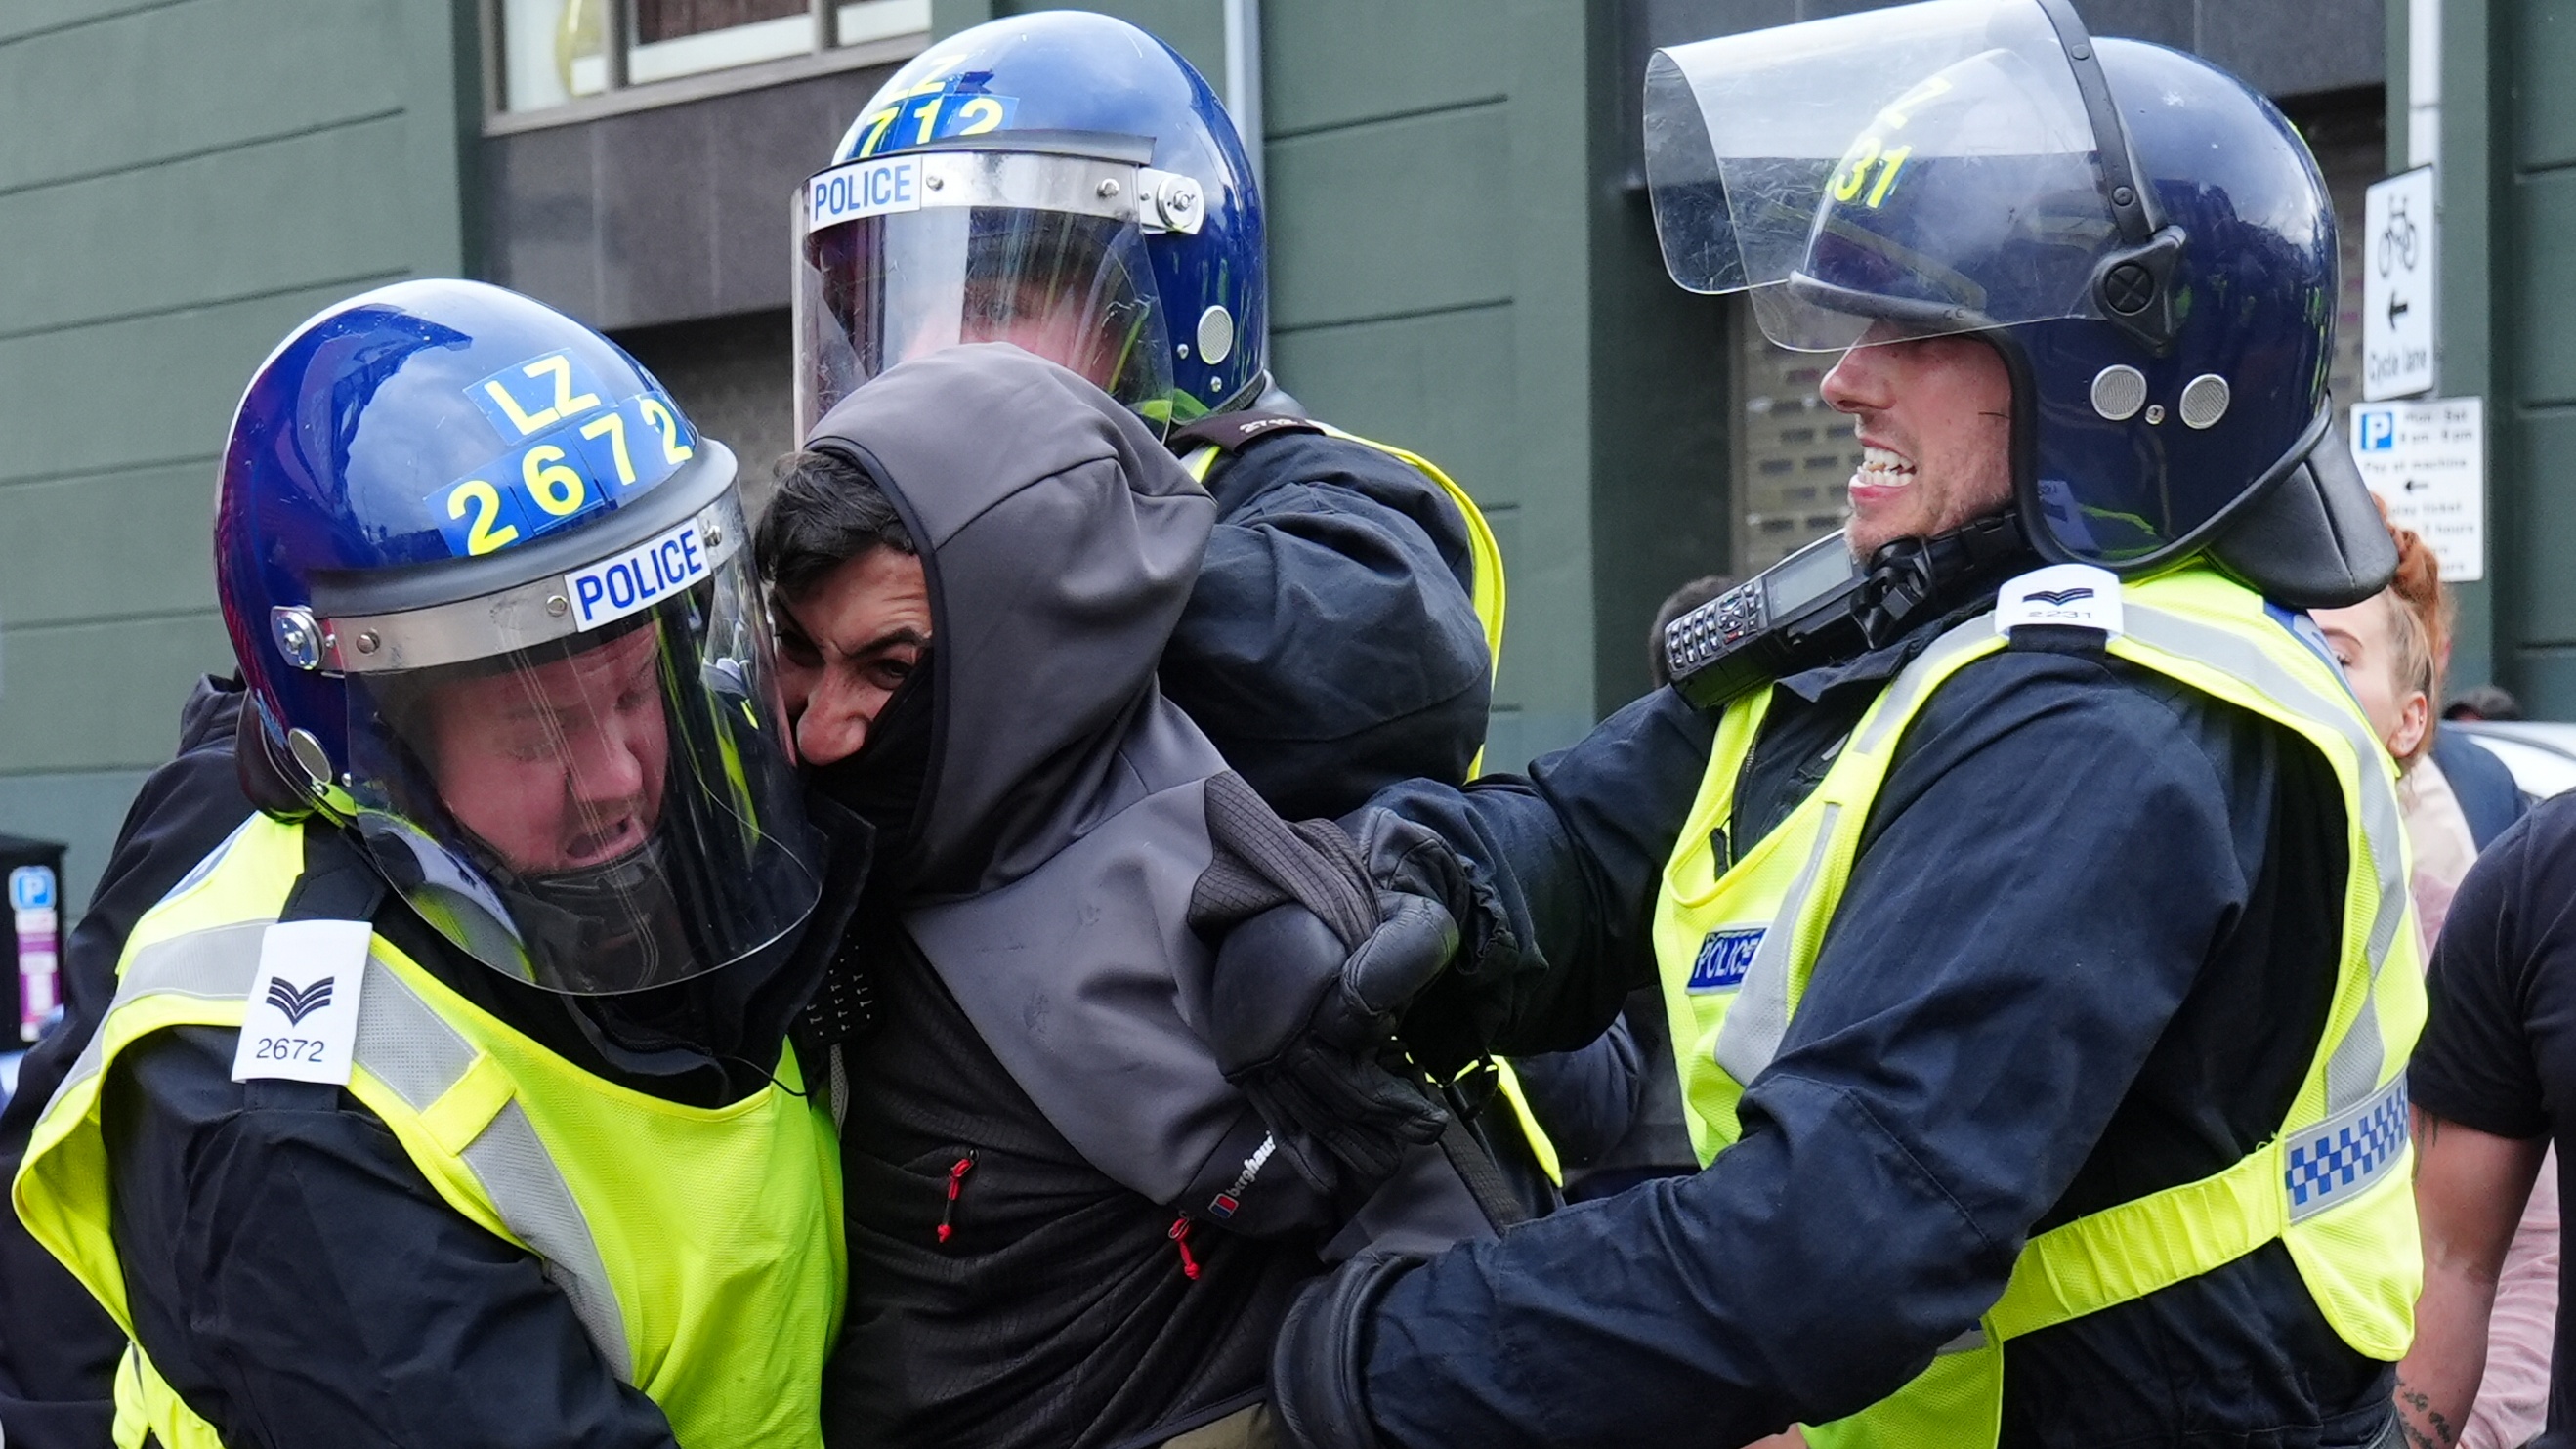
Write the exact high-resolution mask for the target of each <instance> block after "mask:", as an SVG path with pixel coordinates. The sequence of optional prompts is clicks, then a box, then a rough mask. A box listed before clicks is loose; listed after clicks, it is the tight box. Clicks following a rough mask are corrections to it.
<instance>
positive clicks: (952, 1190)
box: [939, 1147, 975, 1243]
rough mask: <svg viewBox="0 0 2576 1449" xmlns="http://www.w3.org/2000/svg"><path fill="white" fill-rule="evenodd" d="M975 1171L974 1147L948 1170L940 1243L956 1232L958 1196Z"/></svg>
mask: <svg viewBox="0 0 2576 1449" xmlns="http://www.w3.org/2000/svg"><path fill="white" fill-rule="evenodd" d="M974 1170H975V1149H974V1148H972V1147H969V1148H967V1149H966V1155H965V1156H963V1157H961V1158H958V1159H957V1161H956V1162H955V1164H953V1165H952V1166H950V1167H949V1169H948V1201H946V1202H944V1203H941V1204H940V1205H939V1241H941V1242H943V1243H944V1242H947V1241H948V1237H949V1235H950V1234H951V1233H953V1232H955V1231H956V1228H955V1226H954V1225H953V1221H952V1220H953V1219H954V1218H955V1217H956V1216H957V1194H958V1192H959V1191H960V1190H961V1189H963V1188H964V1187H965V1186H966V1174H967V1173H969V1172H972V1171H974Z"/></svg>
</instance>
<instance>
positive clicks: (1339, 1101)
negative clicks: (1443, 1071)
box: [1208, 895, 1458, 1193]
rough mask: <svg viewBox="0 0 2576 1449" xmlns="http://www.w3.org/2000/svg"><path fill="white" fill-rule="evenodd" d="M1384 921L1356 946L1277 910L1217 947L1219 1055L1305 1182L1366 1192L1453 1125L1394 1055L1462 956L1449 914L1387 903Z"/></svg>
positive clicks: (1213, 1003)
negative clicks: (1433, 982) (1418, 1004)
mask: <svg viewBox="0 0 2576 1449" xmlns="http://www.w3.org/2000/svg"><path fill="white" fill-rule="evenodd" d="M1383 901H1384V906H1383V909H1384V919H1382V920H1381V921H1380V922H1379V923H1378V925H1377V926H1376V928H1375V929H1373V930H1371V931H1370V932H1369V933H1368V934H1367V935H1366V936H1364V937H1362V938H1361V939H1360V940H1359V942H1358V944H1357V945H1355V946H1345V945H1344V944H1343V941H1342V938H1341V937H1340V936H1339V935H1337V934H1336V933H1335V932H1334V931H1333V929H1332V927H1331V926H1329V925H1327V924H1326V923H1325V922H1324V920H1323V918H1322V917H1320V916H1318V915H1316V914H1315V913H1314V912H1313V911H1310V910H1308V909H1307V908H1306V907H1304V906H1301V905H1285V906H1276V907H1273V908H1271V909H1270V910H1267V911H1264V912H1262V913H1261V914H1260V915H1257V916H1254V917H1253V918H1252V919H1251V920H1249V921H1246V922H1244V923H1243V924H1242V925H1240V926H1237V927H1235V928H1234V929H1233V930H1232V931H1231V932H1229V933H1228V934H1227V935H1226V937H1225V939H1224V941H1223V942H1222V943H1221V944H1220V945H1219V946H1218V947H1217V952H1216V975H1215V981H1214V983H1213V986H1212V988H1211V991H1210V994H1209V1002H1208V1009H1209V1018H1210V1032H1209V1045H1210V1046H1211V1047H1212V1048H1213V1049H1214V1050H1215V1052H1216V1058H1217V1066H1218V1068H1219V1069H1220V1070H1222V1071H1223V1072H1224V1073H1225V1076H1226V1080H1227V1081H1229V1082H1232V1083H1234V1084H1235V1085H1236V1086H1237V1087H1239V1088H1241V1089H1242V1090H1243V1094H1244V1095H1245V1096H1246V1097H1248V1098H1250V1099H1251V1101H1252V1104H1253V1107H1254V1108H1255V1110H1257V1111H1259V1112H1260V1114H1261V1116H1262V1120H1264V1121H1265V1122H1267V1123H1268V1124H1269V1125H1270V1130H1271V1133H1272V1135H1273V1137H1274V1138H1275V1139H1276V1140H1277V1142H1278V1144H1279V1146H1280V1147H1281V1148H1282V1149H1284V1150H1285V1151H1287V1152H1288V1153H1289V1154H1290V1155H1291V1156H1292V1157H1293V1158H1294V1159H1295V1160H1296V1162H1297V1168H1298V1171H1299V1172H1300V1173H1301V1174H1302V1175H1303V1176H1305V1177H1306V1178H1308V1179H1309V1180H1310V1181H1313V1182H1315V1183H1317V1184H1319V1185H1321V1186H1323V1187H1324V1188H1325V1189H1326V1190H1327V1191H1344V1192H1350V1193H1366V1192H1368V1191H1371V1190H1374V1189H1375V1188H1376V1187H1377V1186H1378V1185H1379V1184H1380V1183H1383V1182H1385V1181H1386V1180H1387V1179H1388V1178H1389V1177H1391V1176H1393V1175H1394V1173H1395V1169H1396V1166H1397V1164H1398V1162H1400V1161H1401V1160H1402V1158H1403V1155H1404V1150H1405V1149H1406V1148H1407V1147H1409V1146H1416V1145H1419V1144H1421V1143H1425V1142H1429V1141H1432V1140H1433V1139H1435V1138H1437V1137H1438V1136H1439V1135H1440V1129H1441V1127H1442V1126H1443V1125H1444V1124H1445V1123H1446V1122H1447V1120H1448V1114H1447V1113H1445V1112H1443V1111H1442V1110H1441V1108H1440V1106H1439V1105H1438V1103H1436V1102H1435V1101H1433V1099H1432V1098H1431V1096H1430V1094H1429V1093H1428V1092H1426V1091H1425V1090H1424V1088H1423V1087H1422V1085H1421V1084H1420V1081H1419V1079H1418V1076H1417V1075H1416V1074H1415V1073H1413V1072H1412V1070H1411V1068H1410V1067H1409V1066H1407V1065H1406V1063H1405V1062H1404V1060H1403V1057H1402V1054H1401V1051H1400V1049H1399V1048H1398V1047H1397V1046H1396V1045H1395V1038H1394V1032H1395V1019H1396V1015H1397V1014H1398V1013H1399V1012H1401V1011H1402V1010H1403V1008H1404V1006H1405V1005H1406V1004H1407V1003H1408V1002H1410V1001H1412V999H1413V998H1414V996H1415V995H1416V994H1417V993H1418V992H1420V991H1421V989H1422V987H1423V985H1424V984H1425V983H1426V982H1428V981H1430V979H1431V978H1432V977H1433V976H1435V975H1437V974H1439V971H1440V969H1441V968H1442V967H1443V966H1445V965H1447V964H1448V961H1449V957H1450V955H1451V954H1452V953H1453V952H1454V951H1455V950H1456V949H1457V945H1458V930H1457V927H1456V926H1455V925H1454V924H1453V923H1451V921H1450V919H1449V913H1448V912H1447V911H1445V910H1443V909H1441V908H1440V907H1439V906H1437V905H1435V904H1433V903H1432V902H1430V901H1426V900H1424V899H1422V898H1421V897H1419V896H1400V895H1389V896H1387V897H1384V898H1383Z"/></svg>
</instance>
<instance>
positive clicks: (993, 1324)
mask: <svg viewBox="0 0 2576 1449" xmlns="http://www.w3.org/2000/svg"><path fill="white" fill-rule="evenodd" d="M808 446H810V447H815V448H820V449H827V450H833V451H838V452H840V453H842V454H843V455H845V456H847V457H849V458H851V459H852V460H853V461H855V462H857V463H858V464H859V465H860V466H861V467H862V468H863V469H864V470H865V471H867V472H868V473H869V474H870V475H871V476H872V477H873V478H874V479H875V480H876V482H877V483H878V485H879V486H880V487H881V488H883V489H884V490H885V492H886V493H887V495H888V497H889V498H890V499H891V500H892V501H893V502H894V504H895V506H896V508H897V510H898V511H899V512H900V513H901V514H902V515H903V517H904V519H905V522H906V524H907V527H908V528H909V530H910V532H911V534H912V536H913V539H914V541H915V543H916V544H917V545H918V546H919V548H920V551H921V555H922V559H923V564H924V572H925V576H926V579H927V582H928V585H929V593H930V599H931V609H932V638H933V643H932V646H931V651H930V652H931V655H932V659H933V664H932V667H931V668H930V669H929V670H928V677H929V679H930V680H931V681H932V684H931V691H930V697H929V707H928V723H927V726H926V730H927V740H926V742H921V743H920V744H919V752H920V753H922V754H926V763H923V764H922V765H921V766H920V773H921V776H922V780H921V785H920V792H919V798H918V800H917V802H915V803H914V805H913V806H912V808H911V810H910V811H909V812H908V815H907V816H906V818H905V819H904V820H903V822H902V823H901V824H900V825H898V826H895V827H892V828H890V829H889V832H888V833H889V835H892V836H894V837H895V838H890V839H884V840H881V841H880V855H879V862H880V864H879V867H878V871H879V874H878V876H877V877H876V884H875V885H874V886H872V887H871V889H872V892H873V893H874V894H875V895H876V897H877V899H876V900H875V902H874V903H873V906H874V908H873V909H871V910H870V911H868V912H867V913H866V914H867V916H868V918H869V919H870V920H872V921H874V922H876V923H877V924H876V925H874V926H873V927H871V928H867V936H866V939H865V942H864V944H865V948H866V949H865V952H864V958H865V969H866V971H867V973H868V974H869V976H870V978H871V985H872V987H873V989H874V991H875V994H876V995H877V997H878V1000H879V1003H880V1006H879V1009H880V1011H881V1013H882V1017H883V1024H882V1025H881V1026H880V1027H879V1028H878V1029H877V1030H876V1031H874V1032H873V1033H872V1034H871V1035H869V1036H867V1037H866V1038H864V1039H862V1040H859V1041H856V1042H853V1043H851V1044H850V1045H849V1047H848V1048H847V1049H846V1051H845V1058H846V1061H847V1075H848V1082H849V1110H848V1117H847V1123H846V1127H845V1131H844V1164H845V1175H846V1179H847V1188H848V1192H847V1203H848V1217H849V1223H850V1245H851V1288H852V1295H851V1304H850V1309H849V1315H848V1320H847V1321H848V1328H847V1329H846V1330H845V1333H844V1337H843V1343H842V1345H841V1348H840V1351H839V1353H838V1354H837V1355H836V1359H835V1364H834V1369H833V1373H832V1375H831V1384H830V1388H829V1391H828V1394H827V1422H828V1423H829V1425H830V1428H831V1433H832V1435H833V1437H834V1439H835V1441H836V1442H841V1443H851V1444H858V1443H867V1444H878V1445H904V1444H976V1445H1014V1444H1028V1445H1040V1444H1049V1445H1052V1444H1083V1445H1118V1444H1125V1443H1131V1442H1132V1443H1140V1444H1141V1443H1158V1442H1160V1441H1161V1440H1162V1439H1164V1438H1167V1437H1170V1436H1171V1435H1173V1434H1177V1433H1179V1432H1182V1431H1183V1430H1185V1429H1187V1428H1189V1427H1190V1426H1191V1425H1193V1424H1195V1423H1198V1422H1202V1421H1204V1420H1206V1419H1209V1418H1213V1417H1216V1416H1218V1415H1221V1414H1222V1413H1225V1412H1228V1411H1230V1410H1231V1409H1233V1408H1234V1407H1236V1406H1238V1405H1239V1404H1241V1403H1243V1402H1246V1401H1248V1400H1249V1399H1250V1398H1251V1397H1254V1396H1257V1394H1258V1392H1259V1390H1260V1386H1261V1383H1262V1379H1263V1371H1264V1368H1265V1361H1266V1355H1267V1352H1268V1348H1269V1344H1270V1341H1271V1338H1272V1336H1273V1334H1274V1331H1275V1329H1276V1327H1277V1324H1278V1321H1279V1319H1280V1317H1281V1316H1282V1315H1283V1314H1284V1312H1285V1309H1286V1306H1287V1302H1288V1299H1289V1297H1290V1296H1291V1295H1292V1294H1293V1292H1294V1290H1295V1288H1296V1286H1297V1285H1298V1284H1299V1283H1300V1282H1302V1281H1304V1280H1305V1279H1306V1278H1308V1277H1310V1276H1312V1275H1313V1274H1314V1273H1315V1272H1317V1271H1318V1270H1319V1266H1320V1265H1319V1262H1318V1259H1317V1256H1316V1250H1317V1246H1318V1243H1319V1240H1320V1238H1321V1237H1322V1236H1323V1231H1324V1230H1325V1229H1327V1228H1329V1227H1330V1226H1332V1222H1331V1219H1332V1213H1331V1210H1330V1205H1329V1204H1326V1203H1323V1202H1321V1201H1320V1200H1319V1199H1317V1198H1316V1197H1315V1196H1314V1195H1313V1194H1312V1193H1311V1191H1310V1190H1309V1189H1307V1188H1306V1187H1305V1185H1304V1184H1303V1183H1302V1182H1300V1181H1299V1180H1297V1179H1295V1178H1294V1177H1293V1176H1292V1175H1291V1174H1289V1173H1288V1172H1286V1171H1285V1170H1284V1163H1278V1162H1274V1161H1273V1159H1272V1158H1271V1157H1270V1156H1269V1155H1268V1154H1265V1153H1263V1152H1262V1150H1261V1147H1262V1143H1263V1140H1264V1138H1265V1136H1266V1133H1265V1131H1264V1130H1263V1128H1262V1126H1261V1123H1260V1121H1259V1119H1258V1117H1257V1116H1255V1114H1254V1113H1253V1112H1252V1110H1251V1108H1250V1106H1249V1104H1248V1103H1247V1102H1246V1101H1245V1100H1244V1099H1243V1098H1242V1096H1241V1095H1240V1094H1238V1093H1237V1092H1235V1091H1234V1089H1233V1088H1232V1087H1230V1086H1229V1085H1228V1084H1227V1083H1226V1082H1225V1080H1224V1078H1223V1077H1222V1075H1221V1074H1219V1072H1218V1071H1217V1068H1216V1065H1215V1062H1214V1060H1213V1058H1212V1056H1211V1054H1210V1052H1209V1050H1208V1048H1207V1046H1206V1045H1205V1041H1204V1026H1205V1020H1206V1018H1205V1002H1206V992H1207V987H1208V979H1209V959H1208V953H1207V950H1206V948H1205V946H1204V945H1202V944H1201V943H1200V942H1199V940H1198V939H1197V938H1196V937H1195V936H1194V935H1192V934H1191V932H1190V931H1189V929H1188V927H1187V924H1186V920H1185V915H1186V910H1187V907H1188V903H1189V898H1190V892H1191V889H1192V887H1193V885H1194V884H1195V883H1196V881H1197V879H1198V877H1199V875H1200V873H1201V872H1202V871H1203V870H1204V869H1205V868H1206V866H1207V863H1208V860H1209V858H1210V853H1211V846H1210V843H1209V837H1208V828H1207V822H1206V815H1205V805H1204V795H1203V791H1204V787H1205V783H1206V781H1207V780H1208V779H1209V778H1210V777H1211V776H1214V775H1217V774H1219V773H1221V772H1223V771H1224V770H1225V768H1226V766H1225V762H1224V761H1223V759H1222V758H1221V757H1220V756H1219V755H1218V753H1217V751H1216V749H1215V747H1214V746H1212V745H1210V744H1209V743H1208V741H1207V738H1206V737H1205V735H1204V734H1202V733H1201V732H1200V731H1199V729H1198V728H1197V726H1195V725H1194V724H1192V723H1191V721H1190V719H1189V718H1188V716H1186V715H1185V714H1183V713H1182V712H1181V711H1180V710H1179V709H1178V708H1177V707H1176V706H1174V705H1172V704H1171V703H1170V702H1168V701H1167V700H1165V699H1164V698H1163V696H1162V694H1161V693H1160V691H1159V689H1158V687H1157V685H1156V682H1155V671H1156V667H1157V664H1158V662H1159V660H1160V658H1161V656H1162V653H1163V651H1164V647H1165V645H1166V643H1167V642H1168V640H1169V638H1170V635H1171V633H1172V630H1173V627H1174V624H1175V622H1176V621H1177V620H1178V619H1179V617H1180V614H1181V611H1182V607H1183V605H1184V603H1185V602H1186V601H1187V599H1188V597H1189V594H1190V590H1191V586H1192V584H1193V582H1194V580H1195V578H1196V575H1197V570H1198V566H1199V560H1200V555H1201V551H1202V549H1203V547H1204V545H1205V542H1206V539H1207V536H1208V532H1209V529H1210V527H1211V525H1212V524H1213V522H1214V519H1215V514H1216V508H1215V505H1214V503H1213V502H1212V501H1211V500H1210V499H1209V497H1208V495H1207V494H1206V492H1205V491H1204V490H1202V489H1201V488H1200V487H1199V486H1198V485H1197V484H1196V483H1194V482H1193V481H1192V480H1191V479H1190V478H1189V476H1188V475H1187V474H1186V473H1185V472H1184V471H1183V470H1182V469H1181V467H1180V465H1179V464H1178V463H1177V462H1175V461H1174V460H1173V458H1172V457H1171V456H1170V454H1169V453H1167V452H1166V451H1164V449H1163V448H1162V447H1161V446H1160V445H1159V444H1158V443H1157V442H1156V440H1155V439H1154V438H1153V437H1152V436H1151V435H1150V434H1149V433H1147V432H1146V431H1145V429H1144V428H1143V427H1142V426H1141V425H1140V424H1139V423H1138V422H1137V421H1136V420H1135V418H1134V417H1133V416H1132V415H1131V414H1129V413H1128V412H1127V411H1126V410H1125V409H1124V408H1122V407H1120V406H1119V405H1118V404H1117V403H1115V402H1114V401H1112V400H1111V399H1110V398H1108V397H1107V396H1106V395H1105V394H1103V393H1101V392H1100V391H1099V390H1097V389H1096V388H1093V387H1091V386H1090V385H1089V384H1088V383H1085V382H1083V381H1082V380H1080V379H1079V378H1077V377H1075V376H1074V375H1073V374H1071V373H1069V372H1066V371H1064V370H1062V369H1060V368H1057V367H1055V366H1053V365H1052V364H1048V363H1044V362H1041V361H1038V360H1037V359H1035V358H1032V357H1030V356H1028V355H1027V354H1025V353H1022V352H1019V351H1018V350H1017V349H1014V348H1010V347H1007V346H1000V345H988V346H979V347H967V348H957V349H951V350H948V351H945V352H942V353H939V354H936V355H934V356H932V357H929V358H925V359H922V360H919V361H916V362H912V363H908V364H905V365H904V366H901V367H898V368H896V369H893V370H892V371H889V372H888V373H886V374H885V375H884V376H883V377H881V378H880V379H878V380H877V381H875V382H873V383H871V384H870V385H869V386H868V387H866V388H864V389H862V390H860V391H859V392H858V393H857V394H855V395H853V396H852V397H851V398H850V399H848V400H847V401H845V402H844V403H843V404H842V405H841V406H840V407H838V408H836V409H834V411H833V412H832V414H831V415H830V416H828V417H827V418H825V419H824V421H823V423H822V425H821V426H820V427H819V428H818V429H817V430H816V433H815V435H814V437H813V438H811V439H809V440H808ZM912 703H913V708H914V710H915V713H914V714H913V715H912V716H911V718H912V720H913V725H912V728H915V729H919V728H922V726H920V724H919V719H920V715H919V713H918V708H919V701H913V702H912ZM895 708H896V706H894V705H889V709H888V716H890V715H891V714H892V713H893V711H894V709H895ZM888 716H881V717H880V726H881V732H880V735H879V738H878V739H877V740H875V741H872V743H871V745H870V751H871V752H874V751H877V750H879V749H880V747H881V746H882V747H883V748H885V749H888V750H892V749H894V748H896V746H895V745H894V743H893V740H892V738H891V737H890V736H889V735H888V734H886V733H885V732H884V731H885V730H887V729H889V728H900V727H893V726H889V725H888V724H887V720H888ZM867 760H868V753H867V752H863V754H862V755H861V756H860V757H859V758H858V760H857V761H855V762H854V763H855V764H857V765H859V766H860V767H862V768H864V767H865V765H866V763H867ZM1265 1168H1266V1169H1268V1170H1266V1171H1265V1170H1264V1169H1265Z"/></svg>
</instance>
